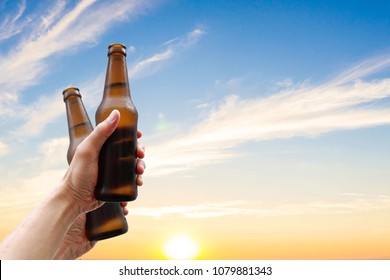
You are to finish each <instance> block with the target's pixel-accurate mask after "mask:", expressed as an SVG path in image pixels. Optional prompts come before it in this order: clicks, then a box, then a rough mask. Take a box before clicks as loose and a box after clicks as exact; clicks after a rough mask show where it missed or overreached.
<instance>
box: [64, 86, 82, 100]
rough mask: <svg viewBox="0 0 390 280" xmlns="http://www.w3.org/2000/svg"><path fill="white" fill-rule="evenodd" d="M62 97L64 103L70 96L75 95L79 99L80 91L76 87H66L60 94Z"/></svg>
mask: <svg viewBox="0 0 390 280" xmlns="http://www.w3.org/2000/svg"><path fill="white" fill-rule="evenodd" d="M62 95H63V96H64V101H65V100H66V99H67V98H68V97H69V96H72V95H77V96H80V98H81V94H80V90H79V89H78V88H77V87H68V88H67V89H65V90H64V91H63V92H62Z"/></svg>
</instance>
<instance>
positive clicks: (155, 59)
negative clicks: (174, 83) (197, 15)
mask: <svg viewBox="0 0 390 280" xmlns="http://www.w3.org/2000/svg"><path fill="white" fill-rule="evenodd" d="M204 34H205V32H204V31H202V30H201V29H198V28H197V29H194V30H192V31H191V32H189V33H188V34H187V35H186V36H184V37H182V38H175V39H173V40H169V41H168V42H166V43H164V44H163V46H164V47H165V49H164V50H162V51H160V52H158V53H156V54H154V55H152V56H150V57H149V58H146V59H144V60H142V61H139V62H137V63H135V64H134V65H132V66H130V68H129V71H128V72H129V78H130V79H136V78H139V77H144V76H149V75H151V74H153V73H155V72H156V71H158V70H159V66H161V65H162V63H163V62H165V61H167V60H169V59H171V58H172V57H174V56H175V55H176V54H177V53H178V52H180V51H183V50H184V49H186V48H188V47H190V46H192V45H194V44H195V43H197V42H198V40H199V39H200V38H201V37H202V36H203V35H204Z"/></svg>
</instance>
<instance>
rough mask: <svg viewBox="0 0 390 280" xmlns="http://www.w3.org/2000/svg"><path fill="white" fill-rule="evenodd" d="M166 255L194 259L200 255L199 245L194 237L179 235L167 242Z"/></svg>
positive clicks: (174, 257) (173, 258) (174, 258)
mask: <svg viewBox="0 0 390 280" xmlns="http://www.w3.org/2000/svg"><path fill="white" fill-rule="evenodd" d="M164 255H165V256H166V257H167V258H168V259H171V260H193V259H195V258H196V257H197V256H198V255H199V246H198V244H197V243H196V242H195V241H194V240H193V239H192V238H190V237H188V236H186V235H177V236H174V237H172V238H171V239H169V240H168V241H167V243H166V244H165V246H164Z"/></svg>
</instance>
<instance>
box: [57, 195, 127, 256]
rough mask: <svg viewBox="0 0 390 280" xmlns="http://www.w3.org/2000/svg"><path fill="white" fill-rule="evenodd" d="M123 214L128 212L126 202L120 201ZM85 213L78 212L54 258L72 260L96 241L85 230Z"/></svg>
mask: <svg viewBox="0 0 390 280" xmlns="http://www.w3.org/2000/svg"><path fill="white" fill-rule="evenodd" d="M120 204H121V207H122V209H123V214H124V215H127V214H128V213H129V211H128V209H127V207H126V206H127V202H120ZM86 220H87V218H86V213H82V214H80V215H79V216H78V217H77V218H76V220H75V221H74V223H73V224H72V225H71V227H70V228H69V230H68V232H67V233H66V235H65V237H64V240H63V242H62V244H61V245H60V247H59V248H58V250H57V252H56V254H55V255H54V259H57V260H74V259H77V258H79V257H81V256H82V255H84V254H85V253H87V252H89V251H90V250H91V249H92V248H93V247H94V246H95V245H96V243H97V241H89V240H88V238H87V235H86V232H85V222H86Z"/></svg>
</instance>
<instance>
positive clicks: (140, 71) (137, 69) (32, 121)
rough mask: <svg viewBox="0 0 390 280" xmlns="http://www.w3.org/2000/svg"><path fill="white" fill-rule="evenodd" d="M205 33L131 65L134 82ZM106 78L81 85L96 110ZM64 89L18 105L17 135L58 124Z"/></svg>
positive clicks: (196, 32) (101, 76) (196, 33)
mask: <svg viewBox="0 0 390 280" xmlns="http://www.w3.org/2000/svg"><path fill="white" fill-rule="evenodd" d="M202 34H203V33H202V31H200V30H199V29H195V30H193V31H191V32H190V33H188V34H186V35H185V36H184V37H183V38H179V39H177V40H175V42H174V43H173V42H172V43H170V44H165V46H166V48H165V49H164V50H163V51H162V52H160V53H157V54H154V55H152V56H151V57H148V58H146V59H145V60H142V61H138V62H137V63H135V64H133V65H130V66H129V69H128V72H129V77H130V79H132V80H133V79H137V78H141V77H145V76H146V75H152V74H153V73H155V72H156V71H157V69H159V67H162V66H163V64H164V63H166V62H167V61H168V60H169V59H173V58H174V57H175V56H176V55H178V54H179V53H181V52H183V51H185V50H186V48H187V47H190V46H191V45H192V44H194V43H195V42H196V38H199V36H201V35H202ZM151 69H153V70H151ZM104 75H105V73H104V72H102V73H101V74H99V75H98V76H96V77H94V78H91V79H89V80H88V81H86V82H83V83H82V84H80V85H79V87H80V89H81V91H82V92H81V94H82V95H83V93H88V94H86V95H83V100H84V103H85V104H86V105H87V106H89V107H91V106H95V107H96V106H97V105H98V102H100V98H101V90H102V85H103V83H104ZM62 90H63V89H60V88H59V89H57V90H55V92H57V95H53V94H52V95H45V96H42V97H40V98H38V99H37V100H36V101H35V102H34V103H32V104H29V105H26V106H18V111H19V115H20V117H22V118H23V119H25V120H26V121H25V122H24V124H23V125H22V126H20V128H19V129H17V130H16V131H15V134H16V135H18V136H20V135H23V136H27V137H31V136H37V135H39V134H40V133H41V132H42V131H43V129H44V128H45V127H46V126H47V125H49V124H50V123H53V122H55V121H56V120H57V119H58V117H60V116H62V115H63V114H64V113H65V110H64V103H63V101H62V98H61V96H60V93H61V92H62ZM0 100H1V99H0ZM12 108H17V106H16V105H13V106H12ZM42 112H45V114H42Z"/></svg>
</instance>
